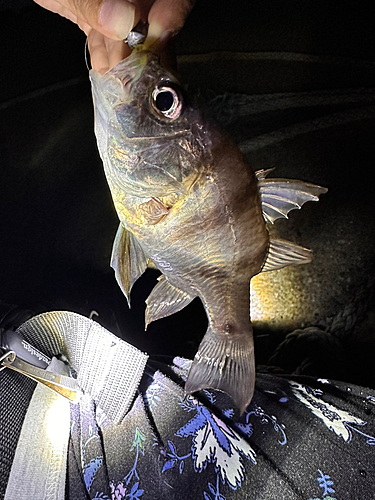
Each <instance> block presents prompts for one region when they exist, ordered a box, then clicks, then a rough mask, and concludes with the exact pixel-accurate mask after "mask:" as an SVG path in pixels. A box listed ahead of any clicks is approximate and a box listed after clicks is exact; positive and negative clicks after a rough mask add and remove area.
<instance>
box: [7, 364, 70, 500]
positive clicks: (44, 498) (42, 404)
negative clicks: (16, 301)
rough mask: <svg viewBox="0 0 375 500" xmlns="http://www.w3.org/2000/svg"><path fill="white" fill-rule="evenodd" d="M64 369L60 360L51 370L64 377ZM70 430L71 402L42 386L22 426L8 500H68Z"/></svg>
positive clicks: (10, 479)
mask: <svg viewBox="0 0 375 500" xmlns="http://www.w3.org/2000/svg"><path fill="white" fill-rule="evenodd" d="M61 368H62V369H61ZM64 369H65V365H64V363H62V362H61V361H59V360H57V359H56V358H53V359H52V362H51V364H50V366H49V367H48V370H51V371H54V372H56V373H61V374H64ZM69 430H70V404H69V401H68V400H67V399H65V398H63V397H61V396H59V395H57V394H55V393H54V392H52V391H50V390H49V389H48V388H47V387H45V386H44V385H41V384H38V385H37V387H36V389H35V391H34V394H33V397H32V398H31V401H30V405H29V408H28V410H27V413H26V416H25V420H24V422H23V425H22V430H21V434H20V438H19V440H18V445H17V448H16V453H15V456H14V460H13V464H12V469H11V471H10V476H9V480H8V484H7V489H6V492H5V497H4V500H14V499H15V498H17V500H30V499H31V498H35V499H38V500H64V497H65V475H66V461H67V447H68V440H69Z"/></svg>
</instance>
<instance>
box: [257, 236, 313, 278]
mask: <svg viewBox="0 0 375 500" xmlns="http://www.w3.org/2000/svg"><path fill="white" fill-rule="evenodd" d="M311 260H312V252H311V250H309V249H308V248H303V247H300V246H298V245H295V244H294V243H291V242H290V241H285V240H277V239H271V240H270V246H269V248H268V255H267V259H266V261H265V263H264V265H263V268H262V272H265V271H275V270H276V269H282V268H283V267H285V266H289V265H292V264H294V265H297V264H308V263H309V262H311Z"/></svg>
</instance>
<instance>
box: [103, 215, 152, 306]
mask: <svg viewBox="0 0 375 500" xmlns="http://www.w3.org/2000/svg"><path fill="white" fill-rule="evenodd" d="M147 264H148V257H147V256H146V255H145V253H144V252H143V249H142V247H141V245H140V244H139V243H138V240H137V238H136V237H135V236H134V235H133V234H132V233H131V232H130V231H128V230H127V229H125V227H124V226H123V225H122V224H121V222H120V225H119V227H118V229H117V233H116V237H115V241H114V242H113V248H112V256H111V267H112V268H113V269H114V271H115V276H116V280H117V283H118V284H119V286H120V288H121V290H122V292H123V293H124V295H125V297H126V299H127V301H128V305H129V307H130V291H131V289H132V286H133V285H134V283H135V282H136V281H137V279H138V278H139V277H140V276H141V275H142V274H143V273H144V272H145V270H146V268H147Z"/></svg>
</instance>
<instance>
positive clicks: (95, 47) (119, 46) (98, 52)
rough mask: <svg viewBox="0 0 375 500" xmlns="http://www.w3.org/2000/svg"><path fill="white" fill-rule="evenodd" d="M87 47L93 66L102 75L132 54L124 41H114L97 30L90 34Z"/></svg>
mask: <svg viewBox="0 0 375 500" xmlns="http://www.w3.org/2000/svg"><path fill="white" fill-rule="evenodd" d="M87 45H88V49H89V52H90V60H91V66H92V68H93V69H95V70H96V71H98V73H100V74H102V75H103V74H104V73H106V72H107V71H109V70H110V69H111V68H113V66H116V64H118V63H119V62H120V61H122V60H123V59H124V58H125V57H127V56H128V55H129V54H130V52H131V49H130V48H129V47H128V46H127V45H126V44H125V43H124V42H123V41H122V40H112V39H111V38H108V37H106V36H105V35H103V33H99V31H95V30H91V31H90V32H89V34H88V37H87Z"/></svg>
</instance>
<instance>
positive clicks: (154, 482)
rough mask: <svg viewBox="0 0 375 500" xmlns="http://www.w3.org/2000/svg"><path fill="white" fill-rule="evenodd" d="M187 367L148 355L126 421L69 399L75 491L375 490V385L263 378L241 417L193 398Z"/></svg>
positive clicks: (331, 496)
mask: <svg viewBox="0 0 375 500" xmlns="http://www.w3.org/2000/svg"><path fill="white" fill-rule="evenodd" d="M189 363H190V362H189V361H187V360H183V359H179V358H176V359H175V360H174V365H173V366H172V367H169V366H168V365H162V364H156V363H154V364H152V363H151V364H150V365H149V366H148V368H147V371H146V373H145V376H144V379H143V381H142V384H141V386H140V389H139V394H138V396H137V398H136V400H135V402H134V404H133V407H132V409H131V410H130V412H129V413H128V414H127V415H126V417H125V419H124V420H123V421H122V423H121V424H119V425H113V424H112V423H111V422H110V421H109V420H108V418H107V417H106V416H105V415H104V414H103V412H101V411H100V410H97V409H95V407H94V404H93V402H92V401H91V400H90V399H85V398H84V399H83V400H82V401H81V403H80V405H79V406H73V405H72V407H71V408H72V410H71V411H72V413H71V415H72V427H71V437H70V444H69V457H68V476H67V498H69V499H70V500H80V499H81V498H82V499H110V500H138V499H140V500H146V499H152V500H163V499H168V500H171V499H178V500H182V499H202V500H229V499H259V500H275V499H285V500H294V499H304V500H346V499H347V500H349V499H350V500H356V499H358V500H359V499H361V500H364V499H366V500H367V499H373V498H375V493H374V492H375V475H374V472H375V446H374V445H375V421H374V416H373V415H374V412H375V393H374V391H371V390H369V389H363V388H359V387H356V386H347V385H345V384H343V383H338V382H335V381H328V380H324V379H318V380H316V379H308V378H304V379H303V378H293V379H287V378H285V377H280V376H273V375H262V374H259V375H258V378H257V384H256V391H255V395H254V398H253V401H252V402H251V404H250V405H249V407H248V408H247V410H246V411H245V413H244V414H243V415H242V416H239V414H238V411H237V410H236V409H235V408H233V404H232V402H231V400H230V398H229V397H227V396H226V395H225V394H223V393H220V392H214V391H203V392H202V393H200V395H199V397H195V396H194V397H193V396H188V397H187V398H186V399H184V394H183V385H182V382H183V379H184V378H185V377H186V373H187V370H188V368H189Z"/></svg>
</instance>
